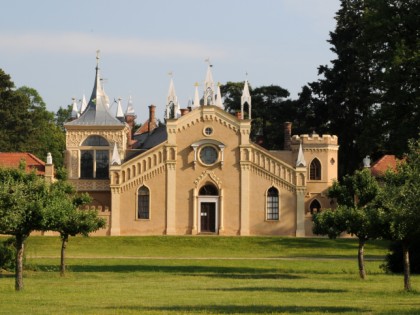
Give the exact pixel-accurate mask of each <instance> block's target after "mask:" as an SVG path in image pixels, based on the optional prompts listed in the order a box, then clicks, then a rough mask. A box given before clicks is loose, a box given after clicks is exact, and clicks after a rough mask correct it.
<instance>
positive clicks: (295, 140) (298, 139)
mask: <svg viewBox="0 0 420 315" xmlns="http://www.w3.org/2000/svg"><path fill="white" fill-rule="evenodd" d="M300 143H302V145H303V146H305V145H321V144H322V145H338V137H337V136H335V135H322V136H320V135H318V134H316V133H314V134H311V135H307V134H305V135H300V136H298V135H294V136H292V145H299V144H300Z"/></svg>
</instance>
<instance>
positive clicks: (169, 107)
mask: <svg viewBox="0 0 420 315" xmlns="http://www.w3.org/2000/svg"><path fill="white" fill-rule="evenodd" d="M170 76H171V81H170V82H169V91H168V97H167V98H166V100H167V101H166V115H165V117H166V119H172V118H178V117H180V116H181V110H180V108H179V103H178V97H177V96H176V92H175V86H174V80H173V78H172V72H171V73H170Z"/></svg>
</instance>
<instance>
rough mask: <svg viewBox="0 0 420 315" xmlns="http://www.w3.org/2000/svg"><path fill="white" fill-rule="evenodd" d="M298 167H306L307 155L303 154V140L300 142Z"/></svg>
mask: <svg viewBox="0 0 420 315" xmlns="http://www.w3.org/2000/svg"><path fill="white" fill-rule="evenodd" d="M296 167H306V161H305V156H304V155H303V149H302V142H301V143H300V144H299V153H298V157H297V161H296Z"/></svg>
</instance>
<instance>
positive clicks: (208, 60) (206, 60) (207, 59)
mask: <svg viewBox="0 0 420 315" xmlns="http://www.w3.org/2000/svg"><path fill="white" fill-rule="evenodd" d="M204 62H207V63H208V65H209V67H213V65H212V64H211V63H210V58H206V59H205V60H204Z"/></svg>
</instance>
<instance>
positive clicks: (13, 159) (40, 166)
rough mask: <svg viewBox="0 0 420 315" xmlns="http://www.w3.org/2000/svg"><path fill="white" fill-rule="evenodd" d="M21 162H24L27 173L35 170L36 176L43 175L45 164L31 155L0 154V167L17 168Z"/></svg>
mask: <svg viewBox="0 0 420 315" xmlns="http://www.w3.org/2000/svg"><path fill="white" fill-rule="evenodd" d="M21 160H24V161H25V163H26V171H27V172H30V171H32V170H33V169H35V170H36V173H37V174H38V175H44V174H45V162H44V161H42V160H40V159H39V158H37V157H36V156H35V155H33V154H31V153H26V152H0V167H5V168H18V167H19V164H20V161H21Z"/></svg>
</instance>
